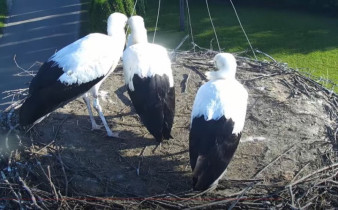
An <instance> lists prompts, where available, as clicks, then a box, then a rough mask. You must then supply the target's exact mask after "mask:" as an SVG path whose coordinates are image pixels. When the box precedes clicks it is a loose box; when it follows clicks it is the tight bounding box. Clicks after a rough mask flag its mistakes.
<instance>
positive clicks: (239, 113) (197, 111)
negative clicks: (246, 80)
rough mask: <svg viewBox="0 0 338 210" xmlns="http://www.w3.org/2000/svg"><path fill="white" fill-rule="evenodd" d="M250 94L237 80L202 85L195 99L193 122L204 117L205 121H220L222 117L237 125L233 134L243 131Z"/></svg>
mask: <svg viewBox="0 0 338 210" xmlns="http://www.w3.org/2000/svg"><path fill="white" fill-rule="evenodd" d="M247 100H248V93H247V91H246V90H245V88H244V87H243V86H242V85H241V84H240V83H239V82H238V81H237V80H236V79H218V80H212V81H209V82H207V83H205V84H204V85H202V86H201V87H200V88H199V90H198V92H197V95H196V97H195V101H194V105H193V110H192V114H191V121H192V120H193V119H194V118H195V117H200V116H202V115H203V116H204V118H205V120H218V119H219V118H221V117H222V116H225V118H226V119H230V118H231V119H232V120H233V121H234V123H235V125H234V130H233V132H232V133H234V134H237V133H239V132H241V131H242V130H243V127H244V121H245V115H246V108H247Z"/></svg>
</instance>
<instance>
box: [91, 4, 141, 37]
mask: <svg viewBox="0 0 338 210" xmlns="http://www.w3.org/2000/svg"><path fill="white" fill-rule="evenodd" d="M134 1H135V0H91V4H90V8H89V28H90V30H89V32H101V33H106V28H107V26H106V24H107V18H108V16H109V15H110V14H111V13H113V12H121V13H124V14H126V15H127V16H128V17H129V16H130V15H131V13H132V12H133V9H134ZM136 9H137V11H136V12H137V13H140V14H144V13H145V1H144V0H138V3H137V8H136ZM136 12H135V13H136Z"/></svg>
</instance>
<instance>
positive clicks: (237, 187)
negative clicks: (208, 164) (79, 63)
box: [0, 53, 338, 208]
mask: <svg viewBox="0 0 338 210" xmlns="http://www.w3.org/2000/svg"><path fill="white" fill-rule="evenodd" d="M213 56H214V53H199V54H197V53H196V54H192V53H179V54H177V55H176V56H175V58H174V59H173V60H174V61H173V72H174V78H175V88H176V115H175V122H174V126H173V132H172V135H173V137H174V139H172V140H170V141H165V142H163V143H162V146H161V147H160V148H158V149H157V150H155V151H154V152H153V149H154V148H155V146H156V142H155V140H154V139H153V137H152V136H151V135H150V134H149V133H148V132H147V130H146V128H145V127H144V126H143V125H142V124H141V123H140V119H139V117H138V116H137V115H136V114H135V111H134V109H133V107H132V105H131V103H130V100H129V97H128V94H127V92H126V88H125V86H124V80H123V72H122V68H121V66H120V67H118V68H117V69H116V70H115V72H114V73H113V74H112V75H111V76H110V77H109V78H108V79H107V80H106V81H105V82H104V83H103V85H102V87H101V95H102V100H101V105H102V108H103V109H104V114H105V116H106V119H107V121H108V123H109V125H110V127H111V128H112V129H113V131H117V132H119V133H120V136H121V139H117V138H109V137H106V136H105V134H106V133H105V131H104V130H102V131H91V130H90V128H91V124H90V121H89V117H88V113H87V110H86V106H85V104H84V102H83V101H82V99H77V100H74V101H72V102H71V103H69V104H67V105H65V106H64V107H63V108H60V109H58V110H57V111H55V112H53V113H52V114H50V116H49V117H48V118H46V119H45V120H44V121H43V122H41V123H40V124H38V125H36V126H34V127H33V128H32V129H30V130H29V131H28V132H27V133H25V132H24V131H23V130H22V129H20V130H17V129H18V128H17V129H16V130H13V132H12V134H11V135H6V132H7V130H6V129H5V128H3V131H4V138H3V141H2V149H1V153H2V156H1V163H0V166H1V170H2V181H1V182H2V185H3V186H6V187H4V188H3V189H4V190H3V189H0V192H1V191H2V192H1V197H4V198H7V199H6V200H3V201H0V205H2V206H4V207H8V206H11V207H14V206H18V205H24V204H23V203H22V204H20V202H19V201H20V199H21V200H23V201H25V198H26V199H28V200H29V201H32V202H30V205H31V207H36V206H39V207H41V208H52V207H55V206H62V208H75V207H74V206H76V205H75V204H78V205H80V206H82V207H88V206H96V207H98V208H100V207H101V208H105V207H115V208H132V207H133V208H157V207H161V208H187V207H197V208H214V207H218V208H221V207H222V208H225V207H231V206H235V205H237V207H254V206H255V205H256V206H257V205H261V206H258V207H262V205H263V207H279V208H283V207H289V208H290V206H291V207H295V208H300V207H303V206H305V205H307V204H308V203H310V204H309V206H310V205H312V206H313V207H319V208H327V207H333V206H337V205H338V203H337V202H336V201H335V200H336V199H331V198H332V196H331V195H334V194H336V193H337V189H338V187H337V185H334V187H332V186H331V188H330V190H331V191H329V190H328V191H327V192H326V194H325V196H326V197H325V196H323V195H320V193H323V192H319V191H318V192H317V191H316V190H318V189H319V187H318V189H317V188H314V187H313V185H311V184H312V183H310V182H309V180H308V179H307V178H306V176H307V175H308V174H311V173H313V172H316V171H318V170H321V169H323V168H324V170H322V171H319V172H318V174H317V173H315V174H314V175H316V177H317V178H318V177H319V178H320V180H323V179H327V180H332V181H333V183H334V182H336V181H337V178H336V176H332V174H333V175H334V174H335V175H337V171H338V167H337V159H336V157H337V156H336V155H335V151H337V138H336V137H337V122H338V121H337V120H338V117H337V106H338V103H337V99H338V97H337V95H335V94H334V93H330V92H329V91H327V90H326V89H324V88H323V87H322V86H320V85H319V84H317V83H315V82H314V81H313V80H311V79H308V78H306V77H303V76H302V75H300V74H299V73H298V72H295V71H294V70H291V69H289V68H287V67H286V66H283V65H282V64H278V63H274V62H256V61H252V60H250V59H247V58H244V57H239V56H238V57H237V59H238V64H239V68H238V73H237V78H238V79H239V80H240V81H241V83H243V84H244V85H245V87H246V89H247V90H248V92H249V104H248V112H247V116H246V124H245V127H244V133H243V135H242V140H241V143H240V145H239V147H238V150H237V152H236V153H235V156H234V158H233V161H232V162H231V163H230V165H229V167H228V171H227V174H226V176H225V178H224V179H223V180H222V181H221V182H220V185H219V187H218V188H217V190H215V191H213V192H210V193H207V194H205V195H201V196H197V195H196V193H195V192H191V187H192V182H191V168H190V165H189V154H188V135H189V126H190V113H191V108H192V104H193V100H194V97H195V94H196V92H197V89H198V88H199V87H200V86H201V85H202V84H203V83H204V82H205V81H206V80H205V77H204V72H205V71H206V70H210V69H213V67H212V66H211V65H209V64H206V62H205V61H208V60H211V59H212V58H213ZM7 113H8V112H6V114H7ZM6 117H7V115H3V118H4V119H3V124H7V123H6V122H7V121H6V119H5V118H6ZM14 118H15V111H14ZM97 122H100V119H99V118H98V117H97ZM3 127H5V125H4V126H3ZM13 134H15V135H13ZM6 136H7V139H6ZM6 142H7V144H8V145H6ZM7 146H8V147H9V149H6V147H7ZM143 150H144V151H143ZM142 151H143V155H142V156H140V154H141V153H142ZM328 166H331V167H328ZM325 167H326V169H325ZM322 172H325V173H322ZM304 177H305V178H306V179H305V178H304ZM329 177H331V178H330V179H329ZM19 178H21V179H22V180H23V182H24V183H26V185H27V186H29V188H31V193H29V192H28V191H27V190H25V188H24V185H23V184H22V182H20V179H19ZM302 178H304V180H303V181H304V182H305V181H306V183H307V184H308V185H311V186H312V187H311V188H310V187H308V188H305V189H303V188H304V186H303V185H302V186H300V188H297V190H296V185H295V186H294V187H293V188H292V187H291V194H289V193H288V188H285V186H286V185H287V184H290V183H291V184H292V183H297V181H299V180H301V179H302ZM310 178H313V177H310ZM319 178H318V179H319ZM6 180H7V182H6ZM312 180H313V179H312ZM297 184H298V183H297ZM321 184H323V183H321ZM325 184H326V182H325ZM10 186H12V189H10ZM18 186H21V187H23V188H20V189H19V187H18ZM297 186H298V185H297ZM306 186H307V185H306ZM318 186H319V185H318ZM320 186H321V185H320ZM325 186H327V185H325ZM13 187H14V188H15V189H14V188H13ZM302 187H303V188H302ZM300 189H303V191H302V192H301V191H300ZM309 189H311V192H308V194H309V196H308V197H306V196H304V193H305V192H306V190H309ZM17 190H21V191H22V193H21V194H20V196H22V197H20V196H19V195H18V194H17V195H15V194H14V192H17ZM314 192H315V193H314ZM302 193H303V194H302ZM311 193H312V194H311ZM310 194H311V195H312V196H314V195H316V196H317V197H319V196H321V198H323V199H324V198H325V202H324V203H323V202H322V203H318V202H314V201H311V202H310V201H309V200H310V199H311V198H310ZM32 195H33V197H34V196H35V199H36V200H37V201H36V202H35V203H34V202H33V200H31V198H32ZM295 195H296V197H295ZM16 196H18V197H16ZM192 196H195V197H194V198H193V199H192ZM250 196H251V197H250ZM255 196H256V197H255ZM292 196H293V197H292ZM302 196H303V197H302ZM330 196H331V197H330ZM75 197H76V198H79V199H77V200H73V199H71V198H75ZM248 197H249V198H255V199H256V200H252V201H250V202H248V201H247V200H245V199H242V198H248ZM317 197H316V198H317ZM44 198H52V199H51V200H45V199H44ZM62 198H63V200H62ZM65 198H69V199H68V200H67V199H65ZM100 198H101V199H100ZM103 198H104V199H103ZM113 198H115V199H113ZM155 198H158V199H155ZM169 198H170V199H169ZM188 198H189V199H190V200H189V199H188ZM225 198H227V199H225ZM229 198H231V199H233V200H229ZM236 198H238V199H237V200H236ZM260 198H261V199H260ZM262 198H268V199H266V200H264V199H263V201H262ZM333 198H334V197H333ZM12 199H14V200H16V202H15V201H13V200H12ZM39 199H40V200H39ZM295 199H298V200H297V202H296V203H295ZM219 200H221V201H223V202H220V201H219ZM25 202H28V201H25ZM215 202H220V203H215ZM248 203H249V204H248ZM250 203H251V204H252V205H253V206H250V205H251V204H250ZM255 203H256V204H255ZM0 208H1V206H0Z"/></svg>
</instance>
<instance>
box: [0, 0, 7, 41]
mask: <svg viewBox="0 0 338 210" xmlns="http://www.w3.org/2000/svg"><path fill="white" fill-rule="evenodd" d="M6 15H7V5H6V0H0V34H2V29H3V27H4V26H5V19H6Z"/></svg>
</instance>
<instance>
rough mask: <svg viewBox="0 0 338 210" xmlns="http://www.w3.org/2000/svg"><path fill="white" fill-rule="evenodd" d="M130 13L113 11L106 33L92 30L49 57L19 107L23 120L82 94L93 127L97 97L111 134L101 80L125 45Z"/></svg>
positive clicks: (31, 120) (37, 116)
mask: <svg viewBox="0 0 338 210" xmlns="http://www.w3.org/2000/svg"><path fill="white" fill-rule="evenodd" d="M126 22H127V17H126V16H125V15H124V14H121V13H113V14H111V15H110V16H109V18H108V21H107V33H108V35H105V34H100V33H93V34H89V35H87V36H85V37H83V38H81V39H79V40H77V41H75V42H73V43H71V44H70V45H68V46H66V47H64V48H62V49H61V50H60V51H58V52H57V53H55V54H54V55H53V56H52V57H50V58H49V59H48V61H46V62H45V63H44V64H43V65H42V66H41V68H40V69H39V71H38V73H37V74H36V76H35V77H34V78H33V80H32V81H31V84H30V87H29V96H28V98H27V99H26V100H25V102H24V103H23V105H22V107H21V109H20V124H21V125H28V124H32V123H34V122H36V121H37V120H38V119H40V118H42V117H44V116H45V115H46V114H48V113H50V112H52V111H54V110H55V109H57V108H59V107H60V106H63V105H65V104H66V103H68V102H69V101H71V100H73V99H75V98H77V97H78V96H81V95H83V99H84V101H85V102H86V105H87V108H88V111H89V115H90V119H91V123H92V129H99V128H100V126H99V125H97V124H96V122H95V120H94V117H93V114H92V110H91V105H90V100H89V98H88V97H89V95H90V94H92V96H93V97H94V102H93V105H94V108H95V109H96V110H97V112H98V114H99V116H100V118H101V120H102V122H103V124H104V126H105V128H106V131H107V134H108V136H112V137H114V136H117V134H116V133H113V132H112V131H111V130H110V128H109V126H108V124H107V122H106V120H105V117H104V116H103V113H102V108H101V106H100V104H99V100H98V90H99V87H100V85H101V84H102V82H103V81H104V79H105V78H107V76H109V74H110V73H111V72H112V71H114V69H115V67H116V66H117V64H118V62H119V60H120V58H121V56H122V53H123V48H124V45H125V41H126V40H125V32H124V27H125V25H126Z"/></svg>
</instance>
